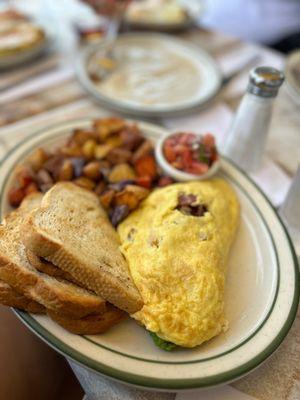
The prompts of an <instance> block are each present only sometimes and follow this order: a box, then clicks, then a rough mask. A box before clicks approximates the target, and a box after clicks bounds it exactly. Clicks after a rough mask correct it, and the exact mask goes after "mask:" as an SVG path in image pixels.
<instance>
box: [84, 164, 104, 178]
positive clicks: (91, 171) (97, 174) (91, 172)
mask: <svg viewBox="0 0 300 400" xmlns="http://www.w3.org/2000/svg"><path fill="white" fill-rule="evenodd" d="M100 169H101V163H100V162H99V161H91V162H89V163H88V164H86V165H85V167H84V168H83V170H82V172H83V175H84V176H86V177H87V178H89V179H92V180H94V181H96V180H98V179H100V178H101V170H100Z"/></svg>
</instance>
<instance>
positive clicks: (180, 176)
mask: <svg viewBox="0 0 300 400" xmlns="http://www.w3.org/2000/svg"><path fill="white" fill-rule="evenodd" d="M173 134H174V132H170V133H168V134H167V135H164V136H162V137H161V138H159V139H158V140H157V142H156V144H155V157H156V160H157V162H158V164H159V166H160V167H161V169H162V170H163V171H164V173H165V174H166V175H168V176H171V177H172V178H174V179H175V180H176V181H178V182H189V181H202V180H204V179H209V178H212V177H213V176H214V175H215V174H216V172H217V171H218V169H219V167H220V161H219V160H216V161H215V162H214V163H213V164H212V165H211V167H210V168H209V170H208V171H207V172H206V173H204V174H202V175H195V174H190V173H188V172H185V171H183V170H180V169H177V168H174V167H173V166H172V165H171V164H170V163H169V162H168V161H167V160H166V158H165V156H164V152H163V146H164V143H165V140H166V139H167V138H168V137H169V136H172V135H173Z"/></svg>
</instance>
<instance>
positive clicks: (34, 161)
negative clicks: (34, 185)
mask: <svg viewBox="0 0 300 400" xmlns="http://www.w3.org/2000/svg"><path fill="white" fill-rule="evenodd" d="M48 159H49V154H48V153H46V152H45V150H44V149H41V148H40V149H36V150H35V151H34V153H32V154H31V156H30V157H29V159H28V164H29V165H30V166H31V167H32V169H33V170H34V171H35V172H37V171H38V170H39V169H40V168H42V166H43V164H44V163H45V162H46V161H47V160H48Z"/></svg>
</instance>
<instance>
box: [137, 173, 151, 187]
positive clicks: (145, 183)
mask: <svg viewBox="0 0 300 400" xmlns="http://www.w3.org/2000/svg"><path fill="white" fill-rule="evenodd" d="M135 183H136V184H137V185H139V186H142V187H144V188H146V189H150V188H151V186H152V179H151V177H150V176H149V175H146V176H140V177H138V178H137V179H136V180H135Z"/></svg>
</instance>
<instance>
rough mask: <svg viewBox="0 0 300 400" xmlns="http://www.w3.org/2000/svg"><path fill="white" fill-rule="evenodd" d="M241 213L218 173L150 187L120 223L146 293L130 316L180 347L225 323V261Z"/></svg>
mask: <svg viewBox="0 0 300 400" xmlns="http://www.w3.org/2000/svg"><path fill="white" fill-rule="evenodd" d="M238 221H239V203H238V200H237V197H236V195H235V192H234V191H233V189H232V188H231V186H230V185H229V184H228V183H227V182H226V181H224V180H222V179H211V180H207V181H194V182H188V183H178V184H173V185H169V186H167V187H165V188H162V189H156V190H154V191H153V192H152V193H151V194H150V195H149V196H148V198H147V199H145V200H144V201H143V202H142V204H141V206H140V207H139V208H138V209H137V210H136V211H134V212H133V213H132V214H130V215H129V216H128V217H127V219H126V220H124V221H123V222H122V223H121V224H120V225H119V228H118V232H119V235H120V239H121V251H122V253H123V255H124V256H125V258H126V259H127V261H128V264H129V268H130V272H131V275H132V278H133V280H134V282H135V284H136V286H137V288H138V290H139V292H140V294H141V296H142V298H143V301H144V306H143V308H142V309H141V310H140V311H138V312H136V313H135V314H133V315H132V317H133V318H135V319H136V320H138V321H139V322H140V323H142V324H143V325H144V326H145V327H146V328H147V329H148V330H149V331H152V332H154V333H156V334H157V335H158V336H159V337H160V338H162V339H164V340H167V341H170V342H172V343H175V344H177V345H180V346H184V347H194V346H198V345H200V344H201V343H203V342H205V341H207V340H209V339H211V338H213V337H214V336H216V335H218V334H219V333H221V332H222V331H225V330H226V329H227V326H228V322H227V320H226V318H225V316H224V285H225V277H226V264H227V258H228V254H229V251H230V247H231V244H232V242H233V240H234V236H235V233H236V230H237V226H238Z"/></svg>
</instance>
